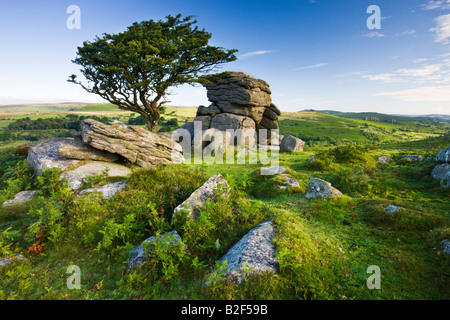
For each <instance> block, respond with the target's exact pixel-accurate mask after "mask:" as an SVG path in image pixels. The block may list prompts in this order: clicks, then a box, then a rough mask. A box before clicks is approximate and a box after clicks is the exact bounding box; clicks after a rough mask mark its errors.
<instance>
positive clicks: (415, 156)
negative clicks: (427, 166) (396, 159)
mask: <svg viewBox="0 0 450 320" xmlns="http://www.w3.org/2000/svg"><path fill="white" fill-rule="evenodd" d="M402 159H403V160H410V161H411V162H419V161H421V160H422V159H423V155H421V154H408V155H406V156H403V158H402Z"/></svg>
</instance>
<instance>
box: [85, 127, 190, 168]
mask: <svg viewBox="0 0 450 320" xmlns="http://www.w3.org/2000/svg"><path fill="white" fill-rule="evenodd" d="M81 132H82V137H83V142H84V143H86V144H88V145H90V146H92V147H94V148H96V149H99V150H104V151H107V152H109V153H115V154H119V155H121V156H122V157H124V158H125V159H127V160H128V161H130V162H131V163H134V164H136V165H138V166H140V167H154V166H156V165H157V164H171V163H184V157H183V154H182V151H183V149H182V148H181V145H179V144H178V143H177V142H175V141H173V140H171V139H168V138H165V137H162V136H160V135H158V134H156V133H152V132H150V131H147V130H145V129H143V128H141V127H138V126H130V127H126V128H119V127H118V126H114V125H113V126H110V125H106V124H103V123H101V122H99V121H96V120H93V119H86V120H83V121H82V123H81Z"/></svg>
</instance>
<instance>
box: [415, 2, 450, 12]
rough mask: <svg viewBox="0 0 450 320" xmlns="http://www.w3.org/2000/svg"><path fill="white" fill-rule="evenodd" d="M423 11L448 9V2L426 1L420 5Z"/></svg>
mask: <svg viewBox="0 0 450 320" xmlns="http://www.w3.org/2000/svg"><path fill="white" fill-rule="evenodd" d="M422 9H423V10H434V9H450V0H434V1H428V2H427V3H425V4H423V5H422Z"/></svg>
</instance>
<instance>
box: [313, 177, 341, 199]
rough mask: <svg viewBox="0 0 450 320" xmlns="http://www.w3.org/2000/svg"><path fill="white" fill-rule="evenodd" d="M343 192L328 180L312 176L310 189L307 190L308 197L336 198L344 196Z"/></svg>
mask: <svg viewBox="0 0 450 320" xmlns="http://www.w3.org/2000/svg"><path fill="white" fill-rule="evenodd" d="M342 196H343V194H342V192H340V191H339V190H338V189H336V188H334V187H333V186H332V185H331V183H329V182H328V181H325V180H322V179H319V178H311V179H310V180H309V183H308V189H307V191H306V198H307V199H312V198H317V197H321V198H334V197H342Z"/></svg>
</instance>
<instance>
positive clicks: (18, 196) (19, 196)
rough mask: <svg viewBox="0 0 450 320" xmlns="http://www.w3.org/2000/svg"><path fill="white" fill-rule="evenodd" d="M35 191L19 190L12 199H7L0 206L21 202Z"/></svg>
mask: <svg viewBox="0 0 450 320" xmlns="http://www.w3.org/2000/svg"><path fill="white" fill-rule="evenodd" d="M35 193H36V191H21V192H19V193H18V194H16V196H15V197H14V199H12V200H8V201H6V202H5V203H3V205H2V208H4V207H7V206H10V205H13V204H17V203H21V202H24V201H27V200H28V199H30V198H31V197H32V196H34V194H35Z"/></svg>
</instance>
